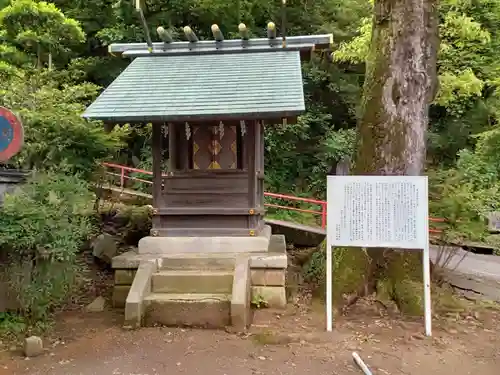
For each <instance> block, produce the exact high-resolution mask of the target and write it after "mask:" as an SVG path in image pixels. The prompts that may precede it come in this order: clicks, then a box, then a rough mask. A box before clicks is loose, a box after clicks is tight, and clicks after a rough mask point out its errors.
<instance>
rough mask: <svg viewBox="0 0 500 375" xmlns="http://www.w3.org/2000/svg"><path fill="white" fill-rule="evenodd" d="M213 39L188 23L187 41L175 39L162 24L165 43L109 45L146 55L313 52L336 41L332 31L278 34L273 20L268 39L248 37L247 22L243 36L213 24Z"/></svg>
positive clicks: (122, 51)
mask: <svg viewBox="0 0 500 375" xmlns="http://www.w3.org/2000/svg"><path fill="white" fill-rule="evenodd" d="M211 29H212V34H213V36H214V40H202V41H200V40H198V37H197V36H196V34H195V33H194V32H193V30H192V29H191V28H190V27H189V26H186V27H184V34H185V36H186V39H187V40H188V41H185V42H174V41H173V39H172V36H171V34H170V33H169V32H168V31H166V30H165V29H164V28H163V27H161V26H160V27H158V29H157V33H158V36H159V38H160V39H161V40H162V42H155V43H152V44H151V45H149V43H113V44H111V45H110V46H109V47H108V50H109V52H110V53H111V54H123V56H127V57H138V56H145V55H161V56H169V55H175V56H179V55H197V54H210V53H245V52H271V51H278V50H291V51H297V50H299V51H313V50H325V49H326V50H328V49H331V47H332V44H333V35H332V34H322V35H306V36H289V37H286V40H285V39H284V38H283V37H277V36H276V26H275V25H274V23H272V22H270V23H269V24H268V27H267V31H268V37H267V38H252V39H250V38H248V34H249V33H248V29H247V27H246V26H245V25H244V24H240V25H239V26H238V29H239V32H240V36H241V38H240V39H230V40H227V39H224V36H223V34H222V32H221V30H220V29H219V27H218V26H217V25H212V28H211Z"/></svg>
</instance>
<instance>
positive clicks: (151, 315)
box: [145, 293, 231, 328]
mask: <svg viewBox="0 0 500 375" xmlns="http://www.w3.org/2000/svg"><path fill="white" fill-rule="evenodd" d="M145 301H146V302H147V303H149V306H148V308H147V311H146V316H145V324H146V325H149V326H151V325H155V324H161V325H165V326H185V327H203V328H224V327H226V326H229V325H230V323H231V295H228V294H200V293H197V294H167V293H152V294H150V295H149V296H148V297H146V299H145Z"/></svg>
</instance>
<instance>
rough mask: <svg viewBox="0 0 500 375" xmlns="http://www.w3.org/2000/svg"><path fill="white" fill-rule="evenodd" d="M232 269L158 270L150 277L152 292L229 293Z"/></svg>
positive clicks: (231, 286) (231, 282)
mask: <svg viewBox="0 0 500 375" xmlns="http://www.w3.org/2000/svg"><path fill="white" fill-rule="evenodd" d="M232 288H233V272H232V271H194V270H187V271H186V270H182V271H181V270H179V271H178V270H175V271H174V270H169V271H165V270H162V271H159V272H156V273H154V274H153V276H152V278H151V291H152V292H153V293H178V294H180V293H201V294H207V293H217V294H231V292H232Z"/></svg>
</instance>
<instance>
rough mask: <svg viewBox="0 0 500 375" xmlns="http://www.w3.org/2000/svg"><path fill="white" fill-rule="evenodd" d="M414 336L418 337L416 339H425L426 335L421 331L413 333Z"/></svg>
mask: <svg viewBox="0 0 500 375" xmlns="http://www.w3.org/2000/svg"><path fill="white" fill-rule="evenodd" d="M411 337H412V338H414V339H416V340H423V339H425V336H424V335H423V334H421V333H415V334H413V335H411Z"/></svg>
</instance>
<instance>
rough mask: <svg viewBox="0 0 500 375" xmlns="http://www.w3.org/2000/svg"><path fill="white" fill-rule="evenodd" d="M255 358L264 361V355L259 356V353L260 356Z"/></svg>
mask: <svg viewBox="0 0 500 375" xmlns="http://www.w3.org/2000/svg"><path fill="white" fill-rule="evenodd" d="M257 358H258V359H260V360H261V361H265V360H266V357H264V356H261V355H260V356H258V357H257Z"/></svg>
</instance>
